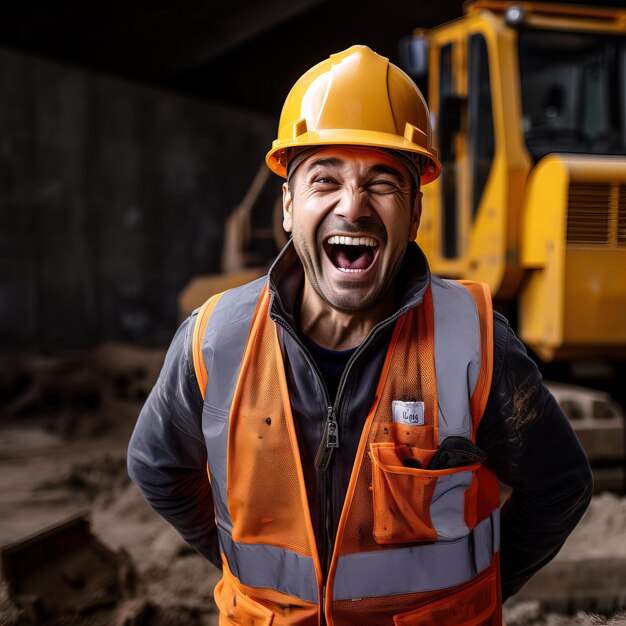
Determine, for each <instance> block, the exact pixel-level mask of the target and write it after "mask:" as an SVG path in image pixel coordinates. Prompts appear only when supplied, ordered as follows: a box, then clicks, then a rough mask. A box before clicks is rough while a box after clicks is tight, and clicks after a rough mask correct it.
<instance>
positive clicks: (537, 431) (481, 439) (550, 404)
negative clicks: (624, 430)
mask: <svg viewBox="0 0 626 626" xmlns="http://www.w3.org/2000/svg"><path fill="white" fill-rule="evenodd" d="M494 345H495V350H494V371H493V382H492V386H491V391H490V395H489V400H488V402H487V407H486V409H485V413H484V415H483V419H482V421H481V423H480V425H479V427H478V432H477V443H478V445H479V446H481V447H482V448H483V449H484V450H485V452H486V453H487V457H488V460H487V464H488V465H489V467H490V468H491V469H493V470H494V471H495V473H496V475H497V476H498V478H499V479H500V481H501V482H503V483H504V484H506V485H508V486H509V487H511V488H512V491H511V494H510V496H509V497H508V499H507V500H506V502H505V503H504V504H503V506H502V511H501V520H502V524H501V552H500V556H501V573H502V600H503V601H504V600H506V599H507V598H508V597H510V596H511V595H513V594H515V593H517V592H518V591H519V590H520V589H521V587H522V586H523V585H524V583H526V582H527V581H528V579H529V578H530V577H531V576H532V575H533V574H534V573H535V572H537V571H538V570H539V569H541V568H542V567H543V566H544V565H546V564H547V563H548V562H549V561H550V560H552V559H553V558H554V556H556V554H557V553H558V551H559V550H560V549H561V547H562V546H563V543H564V542H565V540H566V538H567V537H568V535H569V534H570V533H571V532H572V530H573V529H574V527H575V526H576V525H577V524H578V522H579V520H580V518H581V517H582V515H583V513H584V512H585V510H586V509H587V507H588V505H589V502H590V500H591V495H592V491H593V479H592V474H591V469H590V467H589V463H588V461H587V458H586V456H585V453H584V452H583V450H582V448H581V446H580V444H579V442H578V439H577V437H576V435H575V433H574V431H573V429H572V427H571V425H570V423H569V420H568V419H567V417H566V416H565V415H564V413H563V412H562V411H561V409H560V407H559V405H558V404H557V402H556V400H555V399H554V397H553V396H552V394H551V393H550V392H549V391H548V389H547V388H546V387H545V386H544V385H543V383H542V378H541V374H540V373H539V370H538V369H537V366H536V365H535V363H534V361H533V360H532V359H531V358H530V357H529V356H528V355H527V353H526V350H525V349H524V346H523V345H522V343H521V342H520V341H519V339H517V337H516V336H515V335H514V333H513V331H512V330H511V328H510V327H509V325H508V323H507V321H506V319H505V318H504V317H502V316H501V315H499V314H498V313H495V314H494Z"/></svg>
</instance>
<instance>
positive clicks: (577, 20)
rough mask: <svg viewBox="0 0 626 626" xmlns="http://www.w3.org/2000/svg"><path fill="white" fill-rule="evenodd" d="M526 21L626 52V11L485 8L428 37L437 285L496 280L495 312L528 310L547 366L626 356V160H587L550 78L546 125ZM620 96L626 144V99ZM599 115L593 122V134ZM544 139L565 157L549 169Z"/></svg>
mask: <svg viewBox="0 0 626 626" xmlns="http://www.w3.org/2000/svg"><path fill="white" fill-rule="evenodd" d="M507 11H508V13H507ZM511 11H514V12H513V13H511ZM516 18H518V19H519V20H520V21H521V20H523V26H524V29H523V30H524V31H526V32H528V31H529V30H530V31H532V32H535V33H537V37H541V36H542V33H543V34H544V35H545V36H547V37H552V38H554V39H555V41H557V40H558V38H559V37H569V38H570V39H571V40H572V41H574V42H575V39H573V37H578V36H580V37H584V36H585V34H586V35H587V36H588V35H589V34H590V33H591V34H594V35H598V36H599V37H601V36H604V37H609V38H611V41H616V42H618V43H617V44H616V45H617V46H620V45H622V46H623V48H621V49H622V50H623V49H624V48H626V44H620V43H619V42H620V41H621V38H626V11H624V10H618V9H599V8H593V7H580V6H568V5H554V4H551V5H549V4H540V3H523V2H522V3H511V2H499V1H494V0H485V1H479V2H474V3H470V4H468V5H467V6H466V12H465V15H464V16H463V17H461V18H459V19H457V20H455V21H453V22H450V23H447V24H444V25H442V26H440V27H438V28H435V29H433V30H430V31H428V32H425V31H416V33H415V35H416V37H418V38H422V39H424V40H426V41H427V42H428V101H429V106H430V110H431V116H432V118H433V121H434V124H433V125H434V131H435V137H436V143H437V147H438V150H439V157H440V160H441V162H442V165H443V174H442V176H441V177H440V178H438V179H437V180H436V181H434V182H433V183H432V184H431V185H428V186H427V187H425V188H424V190H423V191H424V211H423V215H422V224H421V227H420V231H419V233H418V238H417V241H418V243H419V244H420V246H421V247H422V248H423V249H424V251H425V252H426V255H427V257H428V258H429V261H430V264H431V268H432V270H433V271H434V272H435V273H436V274H439V275H443V276H448V277H453V278H468V279H472V280H478V281H483V282H486V283H487V284H488V285H489V287H490V288H491V291H492V293H493V295H494V298H495V300H496V303H498V302H500V303H502V304H506V303H510V302H512V301H515V302H516V303H517V306H518V309H517V313H518V333H519V335H520V337H521V339H522V340H523V341H524V342H525V343H527V344H528V345H529V346H530V347H531V348H532V349H533V350H534V351H535V352H536V353H537V354H539V356H541V358H542V359H544V360H551V359H554V358H571V357H575V356H606V355H617V356H620V357H623V356H625V355H626V323H624V320H625V319H626V154H624V150H621V153H620V154H612V155H611V156H604V155H602V154H596V153H592V152H591V150H590V151H589V152H588V153H586V152H585V150H583V149H581V147H580V142H581V141H582V139H581V137H582V136H583V132H582V130H580V129H579V128H576V127H571V128H569V127H559V126H557V125H556V124H557V122H558V119H557V118H558V115H559V110H558V105H559V103H562V98H563V95H562V91H563V85H559V84H556V85H553V86H551V85H549V84H546V81H547V78H546V77H545V72H544V74H543V75H542V74H541V71H542V70H541V68H540V69H539V70H538V76H539V79H537V82H536V84H537V90H538V91H539V90H544V91H545V93H546V98H547V99H548V100H549V98H552V101H550V100H549V101H548V104H546V105H545V107H544V108H542V110H541V114H542V115H544V114H545V115H546V120H545V121H546V122H550V123H552V124H554V126H553V127H551V128H543V127H541V128H538V130H536V129H534V128H533V126H532V120H531V118H532V115H529V113H528V111H527V110H524V107H523V102H522V82H523V80H522V79H523V78H524V76H523V74H522V73H523V71H524V68H523V67H522V65H523V64H522V62H521V59H520V47H519V41H518V37H520V33H521V32H522V30H521V29H520V28H519V24H515V23H512V22H514V21H515V19H516ZM521 36H524V35H521ZM581 41H583V39H581ZM581 45H582V44H581ZM621 54H622V57H620V58H621V60H620V61H619V62H620V63H622V65H621V67H622V68H624V67H626V53H625V52H622V53H621ZM476 59H479V61H476ZM585 71H586V70H585ZM574 78H575V77H574ZM574 78H571V77H570V79H571V80H574ZM566 79H568V77H567V76H566V77H564V78H563V79H562V80H566ZM542 80H543V81H544V82H541V81H542ZM559 80H561V79H559ZM590 80H593V77H591V78H590ZM595 88H596V89H598V88H599V87H595ZM620 89H621V90H622V91H623V90H624V83H623V81H622V86H621V87H620ZM559 90H560V91H559ZM559 94H560V95H559ZM559 97H560V98H561V100H559ZM618 97H619V99H620V102H621V121H620V123H621V125H622V131H621V132H622V133H626V131H625V130H624V125H626V112H625V110H624V109H625V102H624V100H625V98H626V96H625V95H624V94H623V93H622V94H620V95H619V96H618ZM550 107H552V108H550ZM588 109H589V105H587V112H583V117H582V118H581V119H582V122H584V123H587V124H591V122H589V119H590V118H589V115H591V114H590V113H589V112H588ZM451 112H453V113H452V118H454V120H455V121H454V122H453V123H452V124H451V123H450V122H449V120H448V119H447V118H446V115H448V116H450V114H451ZM585 115H586V116H587V117H584V116H585ZM572 126H574V125H572ZM533 133H534V135H533ZM542 133H543V134H542ZM599 133H600V131H599V130H598V134H599ZM533 136H534V137H535V140H537V138H538V139H539V140H540V141H544V142H546V143H549V138H550V136H553V137H556V138H558V139H559V141H560V146H559V145H557V146H556V147H555V148H554V149H549V150H547V151H546V153H545V154H544V155H541V156H540V157H539V158H538V157H537V155H536V154H532V152H531V150H530V148H529V145H530V138H531V137H533ZM577 139H579V140H580V141H579V142H578V143H577ZM598 141H599V140H598ZM621 141H622V142H624V136H623V135H622V137H621ZM568 142H569V143H568ZM557 144H558V142H557ZM569 144H571V145H572V146H576V150H575V152H577V154H572V153H568V150H567V148H568V145H569ZM596 152H597V150H596ZM613 152H616V151H615V150H613ZM618 152H619V151H618Z"/></svg>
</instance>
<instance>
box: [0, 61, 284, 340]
mask: <svg viewBox="0 0 626 626" xmlns="http://www.w3.org/2000/svg"><path fill="white" fill-rule="evenodd" d="M0 83H1V84H2V89H1V90H0V345H3V346H5V347H6V346H23V345H33V346H38V347H59V346H85V345H91V344H93V343H97V342H99V341H102V340H129V341H139V342H147V343H159V342H166V341H168V340H169V338H170V337H171V335H172V333H173V332H174V330H175V327H176V320H177V314H176V298H177V295H178V293H179V291H180V290H181V288H182V287H183V286H184V285H185V284H186V282H187V281H188V280H189V278H190V277H191V276H193V275H194V274H196V273H212V272H217V271H219V269H220V267H219V259H220V254H221V243H222V239H223V222H224V218H225V216H227V215H228V213H229V212H230V211H231V210H232V209H233V207H234V206H236V205H237V204H238V203H239V202H240V200H241V198H242V197H243V195H244V193H245V191H246V189H247V187H248V185H249V183H250V181H251V180H252V178H253V177H254V175H255V173H256V171H257V169H258V167H259V165H260V164H261V162H262V159H263V156H264V154H265V152H266V150H267V148H268V146H269V145H270V142H271V140H272V138H273V135H274V133H275V127H276V120H274V119H268V118H264V117H259V116H255V115H253V114H249V113H247V112H243V111H235V110H231V109H227V108H224V107H222V106H217V105H214V104H212V103H210V102H208V101H203V100H199V99H193V98H188V97H182V96H179V95H176V94H174V93H169V92H165V91H159V90H157V89H154V88H149V87H146V86H143V85H138V84H133V83H129V82H125V81H122V80H118V79H115V78H111V77H107V76H103V75H98V74H94V73H92V72H87V71H84V70H81V69H77V68H73V67H68V66H64V65H61V64H58V63H54V62H50V61H47V60H44V59H40V58H36V57H31V56H27V55H24V54H21V53H16V52H13V51H8V50H0ZM253 97H254V94H251V98H253Z"/></svg>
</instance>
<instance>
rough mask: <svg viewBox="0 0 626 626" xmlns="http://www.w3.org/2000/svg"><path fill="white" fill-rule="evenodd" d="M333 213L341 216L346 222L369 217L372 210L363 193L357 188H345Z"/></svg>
mask: <svg viewBox="0 0 626 626" xmlns="http://www.w3.org/2000/svg"><path fill="white" fill-rule="evenodd" d="M335 215H337V216H339V217H343V218H344V219H345V220H346V221H348V222H357V221H358V220H360V219H363V218H367V217H371V215H372V211H371V209H370V207H369V203H368V201H367V198H366V197H365V194H361V193H359V191H357V190H351V189H346V190H344V193H343V194H342V195H341V199H340V200H339V202H338V203H337V204H336V206H335Z"/></svg>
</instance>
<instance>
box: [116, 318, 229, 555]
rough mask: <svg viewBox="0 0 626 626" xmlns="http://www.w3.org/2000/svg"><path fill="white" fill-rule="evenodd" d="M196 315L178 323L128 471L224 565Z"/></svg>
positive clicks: (152, 501) (162, 511) (192, 540)
mask: <svg viewBox="0 0 626 626" xmlns="http://www.w3.org/2000/svg"><path fill="white" fill-rule="evenodd" d="M195 319H196V316H195V314H194V315H192V316H191V317H189V318H188V319H187V320H186V321H185V322H183V324H182V325H181V326H180V328H179V329H178V331H177V332H176V335H175V336H174V339H173V340H172V343H171V345H170V347H169V349H168V352H167V355H166V357H165V362H164V364H163V368H162V370H161V373H160V375H159V378H158V380H157V382H156V384H155V386H154V388H153V389H152V392H151V393H150V395H149V396H148V399H147V400H146V403H145V405H144V406H143V409H142V410H141V413H140V414H139V418H138V420H137V424H136V425H135V430H134V432H133V434H132V437H131V440H130V443H129V447H128V457H127V462H128V474H129V476H130V477H131V479H132V480H133V481H134V482H135V483H136V484H137V486H138V487H139V489H140V491H141V493H142V494H143V496H144V498H145V499H146V500H147V502H148V504H149V505H150V506H151V507H152V508H153V509H154V510H155V511H156V512H157V513H158V514H159V515H161V516H162V517H163V518H164V519H166V520H167V521H168V522H169V523H170V524H171V525H172V526H173V527H174V528H175V529H176V530H177V531H178V532H179V533H180V535H181V536H182V538H183V539H184V540H185V541H187V543H189V544H190V545H191V546H192V547H193V548H195V549H196V550H197V551H198V552H200V554H202V555H203V556H205V557H206V558H207V559H209V560H210V561H211V562H212V563H213V564H215V565H216V566H217V567H221V560H220V555H219V548H218V543H217V530H216V526H215V518H214V509H213V500H212V497H211V488H210V483H209V480H208V475H207V453H206V446H205V443H204V438H203V435H202V396H201V395H200V390H199V387H198V383H197V380H196V377H195V373H194V371H193V365H192V363H193V361H192V358H191V336H192V332H193V327H194V323H195Z"/></svg>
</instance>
